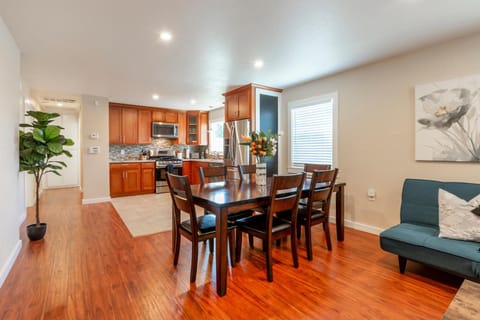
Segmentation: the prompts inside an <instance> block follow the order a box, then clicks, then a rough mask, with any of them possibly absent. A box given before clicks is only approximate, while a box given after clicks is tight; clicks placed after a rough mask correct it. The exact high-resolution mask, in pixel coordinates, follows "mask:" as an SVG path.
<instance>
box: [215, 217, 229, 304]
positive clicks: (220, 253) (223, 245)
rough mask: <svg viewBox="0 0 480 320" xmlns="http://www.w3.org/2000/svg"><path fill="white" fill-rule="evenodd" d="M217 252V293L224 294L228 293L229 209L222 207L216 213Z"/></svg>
mask: <svg viewBox="0 0 480 320" xmlns="http://www.w3.org/2000/svg"><path fill="white" fill-rule="evenodd" d="M215 222H216V236H217V239H216V242H217V243H216V244H217V245H216V248H215V250H216V253H215V260H216V262H217V272H216V275H217V294H218V295H219V296H221V297H222V296H224V295H226V294H227V270H228V257H227V255H228V254H227V252H228V250H227V210H226V209H221V210H220V212H218V213H217V214H216V219H215Z"/></svg>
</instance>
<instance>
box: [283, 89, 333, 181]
mask: <svg viewBox="0 0 480 320" xmlns="http://www.w3.org/2000/svg"><path fill="white" fill-rule="evenodd" d="M328 101H332V112H333V114H332V121H333V123H332V131H333V132H332V138H333V141H332V167H339V161H338V92H331V93H327V94H323V95H320V96H314V97H310V98H306V99H300V100H294V101H289V102H288V164H287V165H288V171H289V172H295V171H300V170H303V167H298V166H297V167H294V166H293V162H292V116H291V113H292V110H293V109H297V108H302V107H307V106H311V105H315V104H321V103H325V102H328Z"/></svg>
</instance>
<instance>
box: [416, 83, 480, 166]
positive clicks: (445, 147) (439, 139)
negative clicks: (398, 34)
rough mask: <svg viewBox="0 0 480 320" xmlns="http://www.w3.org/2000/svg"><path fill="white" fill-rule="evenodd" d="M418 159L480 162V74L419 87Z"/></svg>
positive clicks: (417, 97) (417, 96)
mask: <svg viewBox="0 0 480 320" xmlns="http://www.w3.org/2000/svg"><path fill="white" fill-rule="evenodd" d="M415 125H416V127H415V128H416V140H415V159H416V160H424V161H465V162H480V75H474V76H469V77H464V78H458V79H452V80H447V81H441V82H434V83H430V84H423V85H417V86H415Z"/></svg>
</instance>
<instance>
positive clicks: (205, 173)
mask: <svg viewBox="0 0 480 320" xmlns="http://www.w3.org/2000/svg"><path fill="white" fill-rule="evenodd" d="M227 168H228V167H227V166H220V167H205V168H203V167H199V168H198V170H199V173H200V184H202V185H203V184H205V183H207V182H214V181H225V180H226V179H227ZM205 213H206V214H211V212H209V211H207V212H205ZM254 213H255V211H252V210H245V211H240V212H234V213H230V214H229V215H228V221H229V222H231V223H232V224H235V223H236V221H237V220H238V219H242V218H245V217H250V216H251V215H253V214H254ZM212 243H213V242H210V247H212ZM250 245H251V247H253V237H251V238H250Z"/></svg>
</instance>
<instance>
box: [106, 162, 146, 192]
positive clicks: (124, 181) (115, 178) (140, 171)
mask: <svg viewBox="0 0 480 320" xmlns="http://www.w3.org/2000/svg"><path fill="white" fill-rule="evenodd" d="M154 190H155V163H154V162H145V163H141V162H129V163H111V164H110V196H111V197H118V196H127V195H134V194H141V193H153V192H154Z"/></svg>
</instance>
